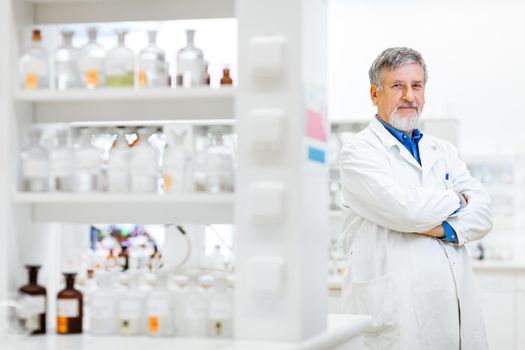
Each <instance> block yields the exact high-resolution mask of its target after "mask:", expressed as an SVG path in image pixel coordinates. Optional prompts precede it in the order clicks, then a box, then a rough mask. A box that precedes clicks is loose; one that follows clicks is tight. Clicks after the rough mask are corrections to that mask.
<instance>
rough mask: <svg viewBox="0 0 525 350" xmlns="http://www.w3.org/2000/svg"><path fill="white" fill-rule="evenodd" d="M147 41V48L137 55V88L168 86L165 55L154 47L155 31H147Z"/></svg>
mask: <svg viewBox="0 0 525 350" xmlns="http://www.w3.org/2000/svg"><path fill="white" fill-rule="evenodd" d="M148 39H149V44H148V46H147V47H146V48H144V49H143V50H142V51H141V52H140V53H139V68H138V70H139V73H138V81H139V87H140V88H151V87H163V86H168V73H167V72H168V69H167V67H168V66H167V63H166V54H165V53H164V51H163V50H162V49H160V48H159V47H158V46H157V45H156V39H157V31H156V30H150V31H148Z"/></svg>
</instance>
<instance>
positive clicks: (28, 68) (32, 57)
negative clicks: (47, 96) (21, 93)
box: [20, 29, 49, 90]
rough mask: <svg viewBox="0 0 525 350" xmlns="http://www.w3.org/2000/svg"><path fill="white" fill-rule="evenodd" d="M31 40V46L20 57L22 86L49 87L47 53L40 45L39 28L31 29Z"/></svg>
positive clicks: (25, 87) (32, 87)
mask: <svg viewBox="0 0 525 350" xmlns="http://www.w3.org/2000/svg"><path fill="white" fill-rule="evenodd" d="M31 40H32V43H31V46H30V47H29V49H27V51H25V52H24V54H23V55H22V56H21V57H20V77H21V85H22V88H23V89H25V90H36V89H49V55H48V53H47V51H46V50H45V49H44V48H43V47H42V44H41V43H42V34H41V32H40V30H39V29H33V33H32V37H31Z"/></svg>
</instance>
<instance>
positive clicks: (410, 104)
mask: <svg viewBox="0 0 525 350" xmlns="http://www.w3.org/2000/svg"><path fill="white" fill-rule="evenodd" d="M406 107H410V108H417V109H419V108H418V106H417V103H415V102H403V103H400V104H398V105H397V106H396V111H397V110H398V109H399V108H406Z"/></svg>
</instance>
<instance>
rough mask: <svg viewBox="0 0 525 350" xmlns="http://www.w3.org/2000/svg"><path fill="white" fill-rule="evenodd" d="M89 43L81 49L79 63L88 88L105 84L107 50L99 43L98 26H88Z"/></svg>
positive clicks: (83, 80)
mask: <svg viewBox="0 0 525 350" xmlns="http://www.w3.org/2000/svg"><path fill="white" fill-rule="evenodd" d="M88 37H89V41H88V43H87V44H86V45H85V46H84V47H82V49H81V50H80V57H79V61H78V65H79V68H80V75H81V79H82V85H83V86H84V87H86V88H88V89H96V88H99V87H101V86H104V80H105V75H104V60H105V58H106V50H105V49H104V47H102V45H100V44H99V43H97V28H96V27H90V28H88Z"/></svg>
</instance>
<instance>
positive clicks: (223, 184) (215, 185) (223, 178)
mask: <svg viewBox="0 0 525 350" xmlns="http://www.w3.org/2000/svg"><path fill="white" fill-rule="evenodd" d="M225 131H226V128H224V127H222V126H211V127H210V131H209V134H208V137H209V138H210V141H211V145H210V146H209V147H208V149H207V150H206V191H207V192H211V193H220V192H229V191H232V190H233V181H234V174H233V151H232V149H231V148H229V147H227V146H226V145H224V142H223V136H224V133H225Z"/></svg>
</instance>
